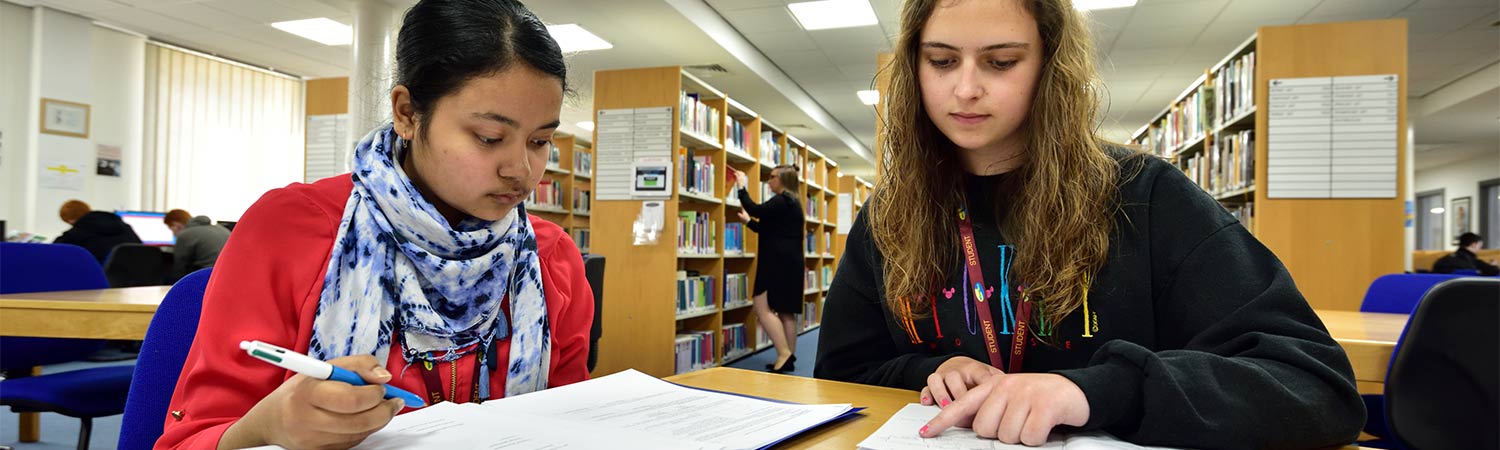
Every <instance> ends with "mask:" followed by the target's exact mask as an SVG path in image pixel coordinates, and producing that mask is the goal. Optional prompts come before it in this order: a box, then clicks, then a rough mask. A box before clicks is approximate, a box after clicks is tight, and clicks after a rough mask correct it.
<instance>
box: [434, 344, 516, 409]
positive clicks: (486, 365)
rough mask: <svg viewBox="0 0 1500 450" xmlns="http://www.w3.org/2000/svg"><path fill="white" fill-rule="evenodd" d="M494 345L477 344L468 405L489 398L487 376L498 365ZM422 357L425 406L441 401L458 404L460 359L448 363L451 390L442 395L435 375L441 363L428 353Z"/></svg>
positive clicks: (440, 383) (441, 388)
mask: <svg viewBox="0 0 1500 450" xmlns="http://www.w3.org/2000/svg"><path fill="white" fill-rule="evenodd" d="M495 344H496V343H495V342H490V343H488V344H483V343H481V344H477V345H478V347H477V349H476V350H477V351H476V352H475V355H474V379H473V380H472V381H473V386H472V390H470V391H469V403H483V402H484V401H485V400H488V399H489V398H490V380H489V378H490V377H489V374H490V372H491V371H494V370H495V368H496V367H495V366H496V365H497V364H498V361H496V358H495V357H496V356H497V355H496V354H495V353H497V352H496V350H497V349H496V348H495V347H496V346H495ZM424 356H425V358H424V359H422V362H421V365H422V381H423V384H426V385H427V404H429V405H433V404H437V403H438V402H441V401H443V400H449V401H452V402H454V403H459V401H458V360H459V359H462V358H454V359H453V360H451V361H448V364H449V366H448V367H449V369H450V373H449V378H448V380H449V381H450V383H449V385H450V386H451V388H450V390H449V392H448V393H447V394H444V393H443V388H444V386H443V381H442V379H441V378H439V375H438V373H437V366H438V365H439V364H441V362H436V361H437V357H436V355H435V354H433V353H432V352H428V353H427V354H425V355H424Z"/></svg>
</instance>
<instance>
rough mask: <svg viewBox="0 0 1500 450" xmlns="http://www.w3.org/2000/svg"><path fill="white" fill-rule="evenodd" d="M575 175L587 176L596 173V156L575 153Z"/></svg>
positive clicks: (586, 153)
mask: <svg viewBox="0 0 1500 450" xmlns="http://www.w3.org/2000/svg"><path fill="white" fill-rule="evenodd" d="M573 173H576V174H579V175H585V176H587V175H589V174H592V173H594V154H593V153H588V152H573Z"/></svg>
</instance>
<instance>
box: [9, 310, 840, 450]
mask: <svg viewBox="0 0 1500 450" xmlns="http://www.w3.org/2000/svg"><path fill="white" fill-rule="evenodd" d="M818 331H819V330H812V331H809V332H806V333H803V334H802V335H801V336H798V338H797V370H795V371H793V372H790V374H791V375H797V376H803V377H811V376H812V369H813V358H815V357H816V356H817V354H818ZM774 362H776V351H775V350H771V349H767V350H763V351H760V352H758V353H755V354H753V355H750V356H747V357H745V358H744V359H741V360H739V361H735V362H734V363H733V364H730V365H729V367H734V368H737V369H747V370H766V364H770V363H774ZM130 364H135V361H120V362H112V363H84V362H78V363H67V364H58V365H56V366H47V367H45V368H43V369H42V373H56V372H63V371H68V370H77V369H86V368H90V367H102V366H106V365H130ZM122 417H123V416H110V417H104V418H100V419H95V420H94V436H93V438H92V440H91V441H90V442H89V448H90V449H113V448H115V445H116V444H118V443H119V441H120V421H121V418H122ZM18 420H19V416H17V415H16V414H15V413H12V412H10V408H8V407H3V406H0V446H9V447H11V448H14V449H16V450H68V449H73V448H76V447H77V445H78V419H74V418H72V417H67V416H62V415H59V414H42V440H41V441H40V442H32V443H21V442H18V441H20V438H19V437H18V436H17V435H16V426H17V421H18Z"/></svg>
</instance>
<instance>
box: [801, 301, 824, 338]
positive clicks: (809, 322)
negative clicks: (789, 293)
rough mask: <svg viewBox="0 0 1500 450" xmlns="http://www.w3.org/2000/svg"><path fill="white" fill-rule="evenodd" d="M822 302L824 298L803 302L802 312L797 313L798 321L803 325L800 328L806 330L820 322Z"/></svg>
mask: <svg viewBox="0 0 1500 450" xmlns="http://www.w3.org/2000/svg"><path fill="white" fill-rule="evenodd" d="M821 302H822V300H819V301H817V302H803V303H802V314H799V315H797V323H798V324H800V325H801V326H800V327H799V328H801V329H802V330H806V329H808V328H812V327H813V325H817V324H818V303H821ZM799 331H800V330H799Z"/></svg>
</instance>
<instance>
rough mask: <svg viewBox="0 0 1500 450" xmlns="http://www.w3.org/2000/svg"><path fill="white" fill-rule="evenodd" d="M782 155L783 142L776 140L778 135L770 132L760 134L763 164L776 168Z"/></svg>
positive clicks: (761, 160)
mask: <svg viewBox="0 0 1500 450" xmlns="http://www.w3.org/2000/svg"><path fill="white" fill-rule="evenodd" d="M781 153H782V148H781V140H780V139H777V138H776V134H775V133H772V132H770V131H762V132H760V162H761V164H764V165H768V166H772V167H775V166H776V161H778V159H777V158H779V157H780V155H781Z"/></svg>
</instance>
